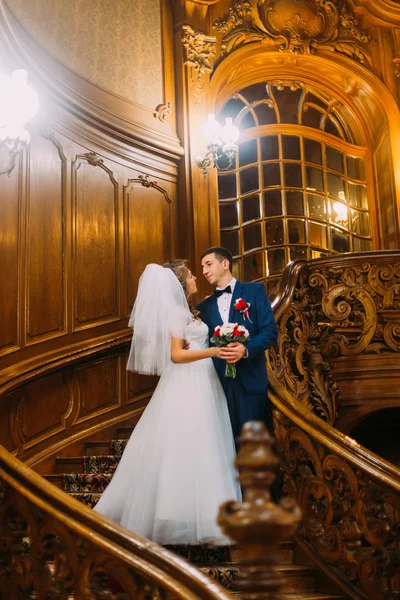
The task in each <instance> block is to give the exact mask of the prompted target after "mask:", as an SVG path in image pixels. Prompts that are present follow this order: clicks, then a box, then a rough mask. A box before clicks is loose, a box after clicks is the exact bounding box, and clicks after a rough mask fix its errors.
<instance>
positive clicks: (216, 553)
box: [44, 427, 345, 600]
mask: <svg viewBox="0 0 400 600" xmlns="http://www.w3.org/2000/svg"><path fill="white" fill-rule="evenodd" d="M131 433H132V427H120V428H118V429H117V431H116V439H113V440H110V441H108V442H107V441H89V442H86V443H85V454H84V455H83V456H67V457H59V458H57V459H56V462H55V472H54V473H52V474H48V475H44V477H45V478H46V479H47V480H48V481H50V482H51V483H52V484H54V485H55V486H56V487H58V488H60V489H62V490H64V491H65V492H66V493H67V494H68V495H70V496H72V497H73V498H75V499H76V500H78V501H80V502H82V503H83V504H86V505H87V506H92V507H93V506H95V504H96V503H97V502H98V500H99V499H100V496H101V494H102V492H103V491H104V490H105V488H106V487H107V485H108V483H109V482H110V481H111V478H112V475H113V473H114V471H115V469H116V467H117V465H118V462H119V460H120V457H121V455H122V452H123V450H124V448H125V446H126V443H127V441H128V439H129V435H130V434H131ZM167 549H168V550H171V551H172V552H174V553H175V554H177V555H179V556H180V557H182V558H185V559H186V560H188V561H189V562H190V563H191V564H193V565H195V566H196V567H197V568H198V569H200V570H201V571H202V572H203V573H204V574H206V575H208V576H209V577H211V578H212V579H214V580H216V581H218V582H219V583H220V584H221V585H222V586H224V587H225V588H226V589H228V590H231V591H232V592H233V593H235V577H236V575H237V573H238V565H237V560H236V549H235V547H232V548H229V549H228V548H205V547H200V546H176V545H175V546H167ZM279 565H280V566H279V569H280V570H281V572H282V574H283V576H284V579H285V585H284V587H283V590H282V592H283V598H285V600H340V599H344V598H345V597H344V596H343V595H341V594H340V593H337V592H334V591H329V590H332V589H333V588H332V585H331V584H330V583H329V582H327V581H326V579H324V578H322V577H320V575H319V573H318V572H317V571H316V569H315V568H314V567H313V565H310V564H307V560H306V559H305V558H304V557H303V558H300V557H299V552H298V549H297V546H296V543H295V542H294V540H289V541H286V542H283V543H282V544H281V545H280V547H279Z"/></svg>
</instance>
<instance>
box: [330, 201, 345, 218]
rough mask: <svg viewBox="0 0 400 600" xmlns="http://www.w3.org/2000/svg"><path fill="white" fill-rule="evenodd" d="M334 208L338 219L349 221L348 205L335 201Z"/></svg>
mask: <svg viewBox="0 0 400 600" xmlns="http://www.w3.org/2000/svg"><path fill="white" fill-rule="evenodd" d="M333 210H334V211H335V213H336V214H337V217H336V220H337V221H347V206H345V205H344V204H341V203H340V202H334V203H333Z"/></svg>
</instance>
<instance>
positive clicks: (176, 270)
mask: <svg viewBox="0 0 400 600" xmlns="http://www.w3.org/2000/svg"><path fill="white" fill-rule="evenodd" d="M187 263H188V261H187V260H186V259H183V258H174V259H173V260H169V261H168V262H166V263H164V264H163V267H164V268H165V269H171V271H172V272H173V274H174V275H175V277H176V278H177V280H178V281H179V283H180V284H181V286H182V287H183V291H184V292H185V296H186V298H187V300H188V304H189V308H190V310H191V311H192V313H193V316H194V317H195V318H197V316H198V315H199V311H198V310H196V308H195V307H194V306H193V305H192V302H191V299H190V298H188V295H187V291H186V278H187V274H188V271H189V267H188V266H187Z"/></svg>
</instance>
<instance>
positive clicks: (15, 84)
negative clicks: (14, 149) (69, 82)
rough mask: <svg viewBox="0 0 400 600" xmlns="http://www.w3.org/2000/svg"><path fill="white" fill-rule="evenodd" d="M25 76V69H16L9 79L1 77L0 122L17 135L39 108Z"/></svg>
mask: <svg viewBox="0 0 400 600" xmlns="http://www.w3.org/2000/svg"><path fill="white" fill-rule="evenodd" d="M27 76H28V73H27V72H26V71H25V70H23V69H18V70H17V71H14V72H13V74H12V75H11V79H8V80H7V79H5V78H3V81H2V82H1V87H2V91H1V95H0V96H1V97H0V124H1V125H2V126H3V127H6V128H7V129H8V132H12V131H14V132H15V133H16V135H17V136H18V131H21V130H22V129H23V128H24V125H25V123H27V122H28V121H30V120H31V119H32V118H33V117H34V116H35V115H36V113H37V111H38V108H39V98H38V96H37V94H36V92H35V91H34V90H33V89H32V88H30V87H29V85H28V84H27Z"/></svg>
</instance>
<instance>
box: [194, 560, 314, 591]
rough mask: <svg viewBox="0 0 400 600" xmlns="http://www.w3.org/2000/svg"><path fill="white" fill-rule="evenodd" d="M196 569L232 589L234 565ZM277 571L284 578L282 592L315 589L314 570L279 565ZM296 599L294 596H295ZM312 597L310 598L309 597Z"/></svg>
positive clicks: (234, 574) (301, 566)
mask: <svg viewBox="0 0 400 600" xmlns="http://www.w3.org/2000/svg"><path fill="white" fill-rule="evenodd" d="M197 568H198V569H199V570H200V571H201V572H202V573H204V574H205V575H208V577H210V578H211V579H214V580H215V581H218V582H219V583H220V584H221V585H223V586H224V587H225V588H227V589H234V587H235V579H236V576H237V574H238V568H237V567H236V566H235V565H213V566H199V565H197ZM278 570H279V571H280V572H281V573H282V576H283V577H284V585H283V587H282V592H286V593H287V592H290V593H293V592H296V593H298V592H313V591H314V589H315V569H314V568H313V567H307V566H303V565H291V564H288V565H279V566H278ZM295 597H296V596H295ZM311 597H312V596H311Z"/></svg>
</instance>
